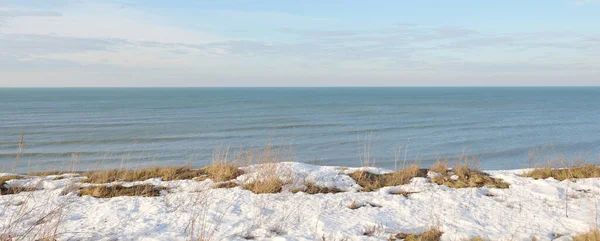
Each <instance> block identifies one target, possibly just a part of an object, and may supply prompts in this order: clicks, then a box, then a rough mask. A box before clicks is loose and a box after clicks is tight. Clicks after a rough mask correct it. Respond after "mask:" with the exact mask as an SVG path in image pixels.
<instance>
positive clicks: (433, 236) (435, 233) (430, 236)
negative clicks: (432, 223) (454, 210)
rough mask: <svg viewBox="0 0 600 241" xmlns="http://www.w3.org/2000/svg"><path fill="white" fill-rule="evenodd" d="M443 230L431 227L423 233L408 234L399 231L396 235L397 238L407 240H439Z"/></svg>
mask: <svg viewBox="0 0 600 241" xmlns="http://www.w3.org/2000/svg"><path fill="white" fill-rule="evenodd" d="M442 234H443V232H442V231H441V230H440V229H438V228H431V229H429V230H427V231H425V232H423V233H421V234H406V233H398V234H396V235H395V236H394V238H396V239H404V240H405V241H439V240H440V239H441V237H442Z"/></svg>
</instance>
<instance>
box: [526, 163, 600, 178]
mask: <svg viewBox="0 0 600 241" xmlns="http://www.w3.org/2000/svg"><path fill="white" fill-rule="evenodd" d="M523 176H524V177H532V178H534V179H546V178H550V177H552V178H554V179H556V180H560V181H563V180H566V179H571V178H594V177H600V167H598V166H596V165H592V164H582V165H576V166H571V167H568V168H551V167H550V166H547V167H542V168H535V169H533V170H532V171H530V172H527V173H524V174H523Z"/></svg>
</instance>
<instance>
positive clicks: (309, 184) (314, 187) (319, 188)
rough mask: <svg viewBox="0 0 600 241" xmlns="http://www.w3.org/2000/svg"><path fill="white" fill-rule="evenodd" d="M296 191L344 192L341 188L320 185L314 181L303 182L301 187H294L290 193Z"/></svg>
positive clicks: (312, 192) (313, 192)
mask: <svg viewBox="0 0 600 241" xmlns="http://www.w3.org/2000/svg"><path fill="white" fill-rule="evenodd" d="M297 192H305V193H308V194H317V193H340V192H344V191H343V190H341V189H339V188H336V187H322V186H318V185H317V184H315V183H314V182H305V183H304V187H303V188H299V189H294V190H292V193H297Z"/></svg>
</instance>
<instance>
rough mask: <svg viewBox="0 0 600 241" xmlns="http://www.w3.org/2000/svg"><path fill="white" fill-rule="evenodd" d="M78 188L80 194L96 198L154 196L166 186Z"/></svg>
mask: <svg viewBox="0 0 600 241" xmlns="http://www.w3.org/2000/svg"><path fill="white" fill-rule="evenodd" d="M79 190H80V193H79V195H80V196H87V195H89V196H92V197H96V198H112V197H119V196H142V197H156V196H159V195H160V191H162V190H166V188H160V187H156V186H153V185H135V186H131V187H125V186H122V185H114V186H92V187H83V188H80V189H79Z"/></svg>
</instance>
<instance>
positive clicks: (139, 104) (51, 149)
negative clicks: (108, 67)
mask: <svg viewBox="0 0 600 241" xmlns="http://www.w3.org/2000/svg"><path fill="white" fill-rule="evenodd" d="M21 135H23V136H24V145H25V146H26V147H27V149H26V150H25V151H24V152H23V156H22V157H21V158H20V161H19V163H17V164H16V167H17V171H21V172H23V171H27V170H28V169H32V168H33V169H35V170H45V169H50V168H51V167H53V168H59V169H62V168H64V166H65V163H69V162H70V160H71V159H72V153H78V160H79V164H78V165H77V168H78V169H88V168H95V166H96V165H97V164H99V163H100V162H101V163H102V164H101V167H103V168H111V167H118V166H119V165H121V163H122V162H124V163H133V162H143V163H146V164H149V165H150V164H151V165H174V164H183V163H186V162H188V161H190V160H191V161H192V162H193V163H194V165H196V166H201V165H203V164H206V163H209V162H210V160H211V156H212V154H213V151H214V150H215V148H216V147H217V146H227V145H229V146H231V147H235V148H237V147H240V146H243V147H245V148H246V149H249V148H258V147H263V146H265V145H266V144H267V143H269V142H270V143H271V144H272V145H273V146H274V147H281V148H285V149H286V150H287V149H289V148H290V146H291V148H292V150H293V152H294V153H296V160H297V161H303V162H309V163H313V162H314V160H315V159H316V160H317V163H318V164H322V165H348V166H357V165H360V161H359V157H358V154H359V152H363V150H364V147H365V138H366V139H368V141H367V142H368V143H370V146H371V148H370V149H371V150H370V153H371V158H372V159H374V160H375V162H376V164H377V165H378V166H381V167H388V168H393V165H394V164H393V163H394V155H395V152H397V151H395V150H396V149H397V148H398V147H399V146H403V148H404V149H403V150H402V152H401V154H400V156H401V158H402V159H403V158H404V155H406V156H407V157H408V159H410V160H413V159H418V160H419V161H420V163H421V164H422V165H424V166H426V165H431V164H432V163H433V162H434V160H435V159H436V157H437V156H444V157H454V156H458V155H460V154H461V153H468V154H471V155H477V156H479V158H480V160H481V163H482V166H483V167H484V168H487V169H513V168H523V167H527V166H528V165H529V161H528V160H529V159H528V152H529V150H532V149H536V148H546V150H552V152H555V153H559V154H565V155H570V156H588V158H589V159H591V160H597V158H598V154H599V153H600V88H592V87H581V88H575V87H569V88H558V87H557V88H150V89H145V88H111V89H106V88H74V89H71V88H68V89H0V170H3V171H11V170H13V166H14V165H15V160H16V154H17V152H18V144H19V139H20V137H21ZM407 146H408V148H406V147H407ZM405 150H407V152H405Z"/></svg>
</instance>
